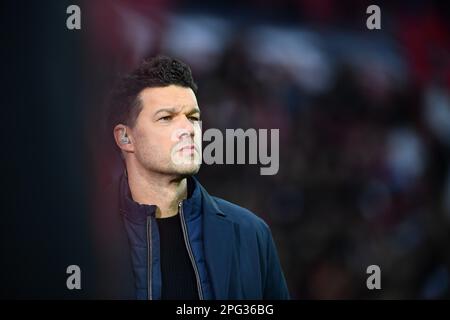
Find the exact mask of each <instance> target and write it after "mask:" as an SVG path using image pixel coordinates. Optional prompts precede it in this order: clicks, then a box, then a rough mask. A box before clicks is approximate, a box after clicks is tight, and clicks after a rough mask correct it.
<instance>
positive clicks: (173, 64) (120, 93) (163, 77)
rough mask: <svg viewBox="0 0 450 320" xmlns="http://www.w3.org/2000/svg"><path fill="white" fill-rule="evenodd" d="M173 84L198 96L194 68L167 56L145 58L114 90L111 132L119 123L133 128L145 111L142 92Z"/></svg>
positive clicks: (111, 104) (111, 101)
mask: <svg viewBox="0 0 450 320" xmlns="http://www.w3.org/2000/svg"><path fill="white" fill-rule="evenodd" d="M169 85H178V86H181V87H186V88H191V89H192V90H193V91H194V93H197V85H196V84H195V82H194V79H193V78H192V72H191V69H190V68H189V66H188V65H186V64H185V63H183V62H182V61H180V60H178V59H174V58H171V57H167V56H156V57H153V58H149V59H145V60H144V61H143V62H142V63H141V64H140V65H139V66H138V67H137V68H136V69H135V70H133V71H132V72H131V73H129V74H127V75H125V76H123V77H122V78H121V79H120V80H119V81H118V82H117V85H116V86H115V87H114V90H113V91H112V94H111V97H110V99H109V115H108V129H109V130H111V131H112V130H113V128H114V127H115V126H116V125H117V124H119V123H123V124H126V125H128V126H130V127H133V126H134V124H135V122H136V118H137V117H138V115H139V113H140V111H141V110H142V103H141V100H140V99H139V93H140V92H141V91H142V90H144V89H145V88H154V87H167V86H169ZM111 131H110V132H111Z"/></svg>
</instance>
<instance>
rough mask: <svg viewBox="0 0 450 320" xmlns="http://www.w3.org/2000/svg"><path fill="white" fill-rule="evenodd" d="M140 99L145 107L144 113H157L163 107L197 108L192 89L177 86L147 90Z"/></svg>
mask: <svg viewBox="0 0 450 320" xmlns="http://www.w3.org/2000/svg"><path fill="white" fill-rule="evenodd" d="M139 96H140V98H141V101H142V105H143V111H144V110H147V112H151V111H156V110H157V109H158V108H161V107H170V108H173V107H175V108H181V107H184V106H185V107H190V108H191V107H196V106H197V99H196V97H195V94H194V91H192V89H191V88H185V87H181V86H177V85H170V86H167V87H155V88H146V89H144V90H142V91H141V93H140V95H139Z"/></svg>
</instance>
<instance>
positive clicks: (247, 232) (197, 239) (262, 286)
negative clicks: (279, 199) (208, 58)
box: [97, 56, 289, 300]
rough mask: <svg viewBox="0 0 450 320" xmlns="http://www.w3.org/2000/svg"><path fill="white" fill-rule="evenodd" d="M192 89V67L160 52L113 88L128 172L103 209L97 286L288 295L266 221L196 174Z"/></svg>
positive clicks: (114, 117)
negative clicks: (212, 188) (215, 192)
mask: <svg viewBox="0 0 450 320" xmlns="http://www.w3.org/2000/svg"><path fill="white" fill-rule="evenodd" d="M196 91H197V87H196V84H195V83H194V81H193V78H192V75H191V71H190V69H189V67H188V66H186V65H185V64H184V63H182V62H180V61H179V60H176V59H172V58H169V57H161V56H160V57H156V58H153V59H150V60H147V61H144V62H143V63H142V64H141V65H140V66H139V67H138V68H137V69H136V70H135V71H133V72H132V73H131V74H130V75H128V76H126V77H124V78H123V79H122V81H121V82H120V84H119V85H118V87H117V89H116V92H115V95H114V98H113V102H112V104H111V115H110V124H111V129H112V131H113V136H114V140H115V144H116V145H117V147H118V150H119V151H120V153H121V156H122V158H123V160H124V164H125V170H124V174H123V175H122V177H121V178H120V181H119V183H118V184H117V185H115V186H114V187H112V188H110V189H109V190H107V191H106V192H105V197H104V198H105V199H104V200H105V202H106V203H107V207H106V208H103V210H101V213H102V217H101V221H102V230H101V232H100V234H99V235H98V240H99V245H100V252H101V256H102V257H101V259H99V262H98V267H99V272H98V275H97V279H98V281H99V283H101V285H100V286H99V289H100V293H99V294H100V296H101V297H105V298H130V299H134V298H136V299H155V300H158V299H188V300H196V299H288V298H289V294H288V290H287V286H286V282H285V279H284V276H283V273H282V270H281V267H280V262H279V259H278V256H277V252H276V248H275V245H274V242H273V239H272V236H271V233H270V230H269V228H268V226H267V225H266V224H265V223H264V222H263V221H262V220H261V219H260V218H258V217H257V216H256V215H254V214H253V213H252V212H250V211H248V210H246V209H244V208H241V207H239V206H237V205H235V204H232V203H230V202H227V201H225V200H222V199H219V198H216V197H213V196H210V195H209V194H208V193H207V192H206V190H205V189H204V188H203V187H202V186H201V184H200V183H199V182H198V181H197V180H196V179H195V178H194V177H193V175H195V174H196V173H197V172H198V170H199V168H200V163H201V128H200V122H199V121H200V109H199V106H198V103H197V99H196V95H195V94H196ZM116 200H118V201H116Z"/></svg>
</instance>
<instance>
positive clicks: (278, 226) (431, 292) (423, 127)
mask: <svg viewBox="0 0 450 320" xmlns="http://www.w3.org/2000/svg"><path fill="white" fill-rule="evenodd" d="M263 3H264V5H262V4H258V5H257V4H256V1H244V4H246V6H245V7H243V8H244V9H245V10H244V9H242V11H241V12H237V11H238V10H231V9H230V7H232V6H231V5H228V6H227V4H226V3H225V2H223V3H221V2H219V4H216V6H212V7H211V8H212V9H215V10H212V9H211V10H210V11H208V10H206V8H207V6H206V4H204V5H203V6H202V5H201V4H200V3H199V2H197V1H188V2H186V3H184V2H183V5H180V4H178V5H176V4H177V3H176V2H171V6H170V7H166V5H163V4H161V3H160V2H159V1H150V2H144V1H131V2H128V3H125V2H123V1H122V2H120V1H119V2H116V3H115V4H114V5H109V6H108V5H103V6H102V7H99V6H98V5H94V4H92V9H91V12H90V13H89V15H90V16H91V21H93V22H92V23H93V25H94V26H95V30H97V31H96V33H95V32H94V33H93V34H92V39H90V40H89V41H91V48H93V49H91V50H92V52H93V53H92V55H93V56H95V55H97V57H105V58H102V59H99V60H102V61H101V62H98V63H97V66H96V68H97V71H98V70H99V69H101V68H104V66H106V65H109V66H113V67H112V68H111V69H110V70H109V72H110V73H109V74H108V73H105V72H103V74H106V75H105V79H109V78H112V76H113V75H114V72H118V71H126V70H127V68H128V69H129V68H131V67H132V66H133V65H135V64H136V63H137V62H138V61H139V60H140V59H142V58H143V57H146V56H151V55H154V54H156V53H165V54H168V55H172V56H175V57H178V58H180V59H182V60H184V61H185V62H187V63H188V64H190V65H191V67H192V69H193V74H194V78H195V80H196V81H197V83H198V85H199V94H198V96H197V99H198V101H199V104H200V108H201V110H202V120H203V127H204V129H207V128H219V129H221V130H225V128H243V129H246V128H268V129H271V128H278V129H280V166H279V168H280V169H279V172H278V174H277V175H274V176H260V175H259V166H257V165H212V166H208V165H203V166H202V169H201V170H200V173H199V174H198V176H199V179H200V181H201V183H202V184H203V185H204V186H205V187H206V189H207V190H208V191H209V192H210V193H211V194H213V195H217V196H220V197H223V198H225V199H227V200H229V201H232V202H235V203H237V204H239V205H241V206H244V207H246V208H248V209H250V210H252V211H253V212H255V213H256V214H258V215H259V216H261V217H262V218H263V219H264V220H265V221H266V222H267V223H268V224H269V226H270V227H271V229H272V233H273V236H274V239H275V242H276V245H277V247H278V250H279V255H280V259H281V262H282V266H283V269H284V271H285V275H286V278H287V282H288V286H289V289H290V291H291V295H292V297H293V298H295V299H343V298H350V299H364V298H382V299H389V298H392V299H398V298H413V299H414V298H423V299H434V298H449V297H450V232H449V231H450V170H449V168H450V41H449V40H450V36H449V35H450V33H449V28H448V27H449V26H448V23H446V22H447V21H448V13H447V16H446V15H445V14H446V13H443V12H442V11H440V10H439V8H436V7H434V6H433V4H431V5H427V4H425V2H422V1H415V2H412V3H411V6H410V7H408V8H403V7H401V6H397V7H394V6H392V5H391V6H388V5H386V6H383V5H380V7H381V12H382V30H376V31H370V30H367V29H366V28H365V19H366V17H367V14H366V13H365V10H364V6H363V5H362V4H359V5H358V6H355V7H354V10H351V6H349V5H347V6H349V8H348V9H346V10H344V9H345V8H347V7H340V6H339V4H338V2H337V1H314V3H315V4H313V2H312V1H281V3H284V4H285V6H284V7H283V6H282V5H278V4H276V3H279V2H276V3H275V2H274V1H264V2H263ZM350 3H354V2H353V1H350ZM156 5H158V6H159V7H160V11H158V10H156V11H155V10H154V8H155V6H156ZM264 6H267V7H264ZM274 7H275V8H276V9H277V10H279V11H280V12H282V14H280V15H279V16H278V15H277V16H273V14H272V15H271V14H270V12H271V10H272V9H273V8H274ZM224 8H227V9H228V10H225V9H224ZM251 8H255V9H254V10H253V11H252V10H251ZM283 8H284V9H283ZM282 9H283V10H284V11H283V10H282ZM294 9H295V10H294ZM155 12H156V13H155ZM358 14H359V15H358ZM96 15H99V16H100V15H101V16H106V17H109V19H108V20H107V22H105V20H102V19H94V18H93V17H96ZM113 18H114V19H113ZM283 19H284V20H283ZM107 30H108V31H107ZM94 43H95V44H94ZM108 52H110V53H111V52H115V54H112V53H111V54H109V55H108ZM118 52H119V53H120V54H118ZM111 70H112V71H113V72H111ZM97 77H99V76H98V75H97ZM103 80H104V79H103ZM104 83H105V85H104V88H105V89H106V88H107V87H108V81H107V80H105V81H104ZM102 161H103V160H100V161H99V162H100V164H99V166H101V167H105V166H104V163H101V162H102ZM369 265H378V266H380V269H381V275H382V278H381V279H382V280H381V287H382V289H381V290H368V289H367V287H366V279H367V277H368V276H369V275H368V274H367V273H366V269H367V267H368V266H369Z"/></svg>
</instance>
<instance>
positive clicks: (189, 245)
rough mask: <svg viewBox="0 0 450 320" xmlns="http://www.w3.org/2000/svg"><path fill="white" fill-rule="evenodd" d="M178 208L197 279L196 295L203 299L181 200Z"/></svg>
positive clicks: (185, 241)
mask: <svg viewBox="0 0 450 320" xmlns="http://www.w3.org/2000/svg"><path fill="white" fill-rule="evenodd" d="M178 208H179V211H180V219H181V229H183V237H184V243H185V244H186V249H187V251H188V254H189V258H190V260H191V263H192V267H193V268H194V273H195V279H196V280H197V290H198V297H199V299H200V300H203V291H202V284H201V282H200V276H199V273H198V269H197V264H196V263H195V259H194V255H193V254H192V248H191V244H190V242H189V238H188V233H187V227H186V221H185V220H184V214H183V201H181V202H180V203H179V204H178Z"/></svg>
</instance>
